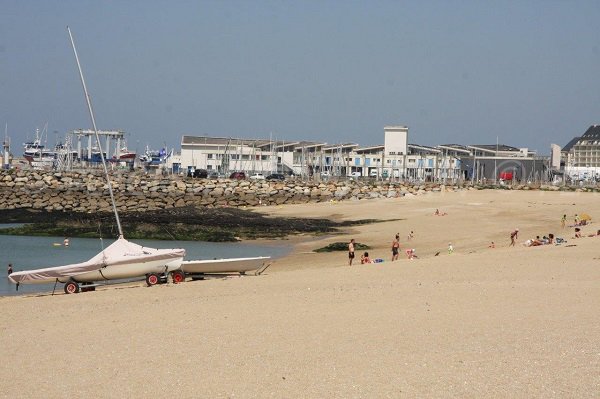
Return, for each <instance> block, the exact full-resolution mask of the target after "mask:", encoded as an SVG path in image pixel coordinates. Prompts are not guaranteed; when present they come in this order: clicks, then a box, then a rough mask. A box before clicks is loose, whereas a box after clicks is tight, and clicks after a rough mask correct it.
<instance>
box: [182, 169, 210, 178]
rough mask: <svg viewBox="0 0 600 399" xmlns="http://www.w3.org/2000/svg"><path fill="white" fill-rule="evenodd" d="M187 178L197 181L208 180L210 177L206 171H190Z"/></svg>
mask: <svg viewBox="0 0 600 399" xmlns="http://www.w3.org/2000/svg"><path fill="white" fill-rule="evenodd" d="M187 177H195V178H196V179H206V178H207V177H208V171H207V170H206V169H193V170H188V173H187Z"/></svg>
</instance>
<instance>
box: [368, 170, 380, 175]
mask: <svg viewBox="0 0 600 399" xmlns="http://www.w3.org/2000/svg"><path fill="white" fill-rule="evenodd" d="M369 177H379V173H377V171H376V170H372V171H371V172H369Z"/></svg>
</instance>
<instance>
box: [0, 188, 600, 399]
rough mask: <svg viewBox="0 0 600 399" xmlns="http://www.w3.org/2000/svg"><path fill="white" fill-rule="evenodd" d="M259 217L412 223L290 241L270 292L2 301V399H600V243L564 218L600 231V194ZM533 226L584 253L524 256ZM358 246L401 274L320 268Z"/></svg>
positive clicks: (287, 210)
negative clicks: (583, 217)
mask: <svg viewBox="0 0 600 399" xmlns="http://www.w3.org/2000/svg"><path fill="white" fill-rule="evenodd" d="M436 208H439V209H440V211H442V212H447V213H448V215H447V216H433V212H434V211H435V209H436ZM258 211H260V212H265V213H268V214H270V215H273V216H279V215H286V216H310V217H328V218H335V219H337V220H350V219H365V218H377V219H397V220H395V221H388V222H382V223H376V224H370V225H361V226H355V227H352V228H349V229H348V231H343V232H341V234H340V235H338V236H335V237H333V236H328V237H321V238H314V237H309V238H305V239H298V238H295V239H292V240H290V241H289V244H290V245H292V244H293V245H294V248H295V250H294V253H293V254H292V255H290V256H288V257H286V258H283V259H278V260H276V261H275V262H274V263H273V265H272V266H271V268H269V269H268V271H267V273H266V274H264V275H261V276H256V277H255V276H247V277H241V278H239V277H235V278H227V279H216V280H207V281H195V282H189V281H188V282H186V283H184V284H178V285H173V284H168V285H162V286H155V287H150V288H148V287H143V286H142V285H141V284H138V285H133V286H126V287H122V286H121V287H107V288H102V289H100V290H98V291H96V292H91V293H83V294H78V295H56V296H47V295H45V296H30V297H4V298H0V330H1V335H0V337H1V339H0V356H1V359H2V361H1V362H0V378H1V379H2V388H1V389H0V396H1V397H7V398H8V397H10V398H19V397H45V398H54V397H65V396H68V395H70V394H74V395H75V396H77V397H96V398H104V397H114V398H122V397H178V398H197V397H206V398H236V397H237V398H265V397H275V398H293V397H303V398H323V397H328V398H329V397H331V398H360V397H369V398H371V397H377V398H380V397H382V398H397V397H444V398H445V397H460V398H465V397H467V398H470V397H472V398H475V397H477V398H481V397H501V398H506V397H511V398H513V397H517V398H531V397H561V398H562V397H600V311H599V310H598V305H600V251H599V250H598V248H599V245H600V237H585V238H581V239H572V238H571V237H572V235H573V229H572V228H566V229H564V230H563V229H561V226H560V218H561V216H562V214H563V213H566V214H567V215H569V222H570V221H571V216H572V215H574V214H575V213H579V214H581V213H583V212H586V213H589V214H590V215H591V216H592V217H595V218H598V219H599V220H600V197H599V196H598V195H596V194H590V193H558V192H539V191H530V192H527V191H520V192H510V191H468V192H467V191H464V192H457V193H432V194H428V195H424V196H418V197H410V198H408V197H405V198H395V199H385V200H369V201H356V202H344V203H322V204H308V205H290V206H283V207H269V208H260V209H258ZM517 227H518V228H519V229H520V234H519V242H523V241H525V240H526V239H527V238H532V237H535V236H536V235H545V234H548V233H554V234H555V235H557V236H559V237H564V238H566V239H567V240H568V242H567V243H566V244H563V245H561V246H543V247H534V248H526V247H523V246H520V245H519V246H517V247H513V248H509V247H508V243H509V238H508V237H509V233H510V231H511V230H513V229H514V228H517ZM598 228H600V223H592V224H591V225H590V226H586V227H584V228H583V233H584V235H587V234H591V233H592V232H595V231H596V230H597V229H598ZM411 230H413V231H414V235H415V237H414V239H413V240H411V241H410V242H407V237H406V236H407V234H408V233H409V231H411ZM396 233H400V237H401V246H402V252H401V257H400V260H399V261H397V262H393V263H392V262H390V260H389V259H390V257H391V252H390V247H391V242H392V239H393V236H394V235H395V234H396ZM350 238H355V239H356V240H357V241H358V242H361V243H365V244H368V245H371V246H372V247H373V249H371V250H369V252H370V255H371V257H372V258H377V257H381V258H384V259H385V262H384V263H381V264H370V265H360V264H359V262H357V264H356V265H355V266H352V267H349V266H347V255H346V253H341V252H340V253H327V254H314V253H311V252H310V251H312V250H313V249H315V248H318V247H321V246H324V245H326V244H328V243H330V242H335V241H347V240H349V239H350ZM491 241H494V242H495V243H496V248H493V249H492V248H488V245H489V244H490V242H491ZM450 242H451V243H452V244H453V247H454V253H452V254H448V252H447V250H446V249H447V246H448V243H450ZM407 247H410V248H415V249H416V250H417V254H418V255H419V256H420V258H419V259H416V260H413V261H409V260H407V259H406V256H405V255H404V249H406V248H407ZM437 252H440V254H439V256H434V255H435V253H437Z"/></svg>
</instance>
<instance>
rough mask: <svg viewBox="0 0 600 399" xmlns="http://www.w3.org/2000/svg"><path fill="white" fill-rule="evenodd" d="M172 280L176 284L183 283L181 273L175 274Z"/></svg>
mask: <svg viewBox="0 0 600 399" xmlns="http://www.w3.org/2000/svg"><path fill="white" fill-rule="evenodd" d="M173 279H174V280H175V282H176V283H181V282H182V281H183V276H182V275H181V273H175V275H174V276H173Z"/></svg>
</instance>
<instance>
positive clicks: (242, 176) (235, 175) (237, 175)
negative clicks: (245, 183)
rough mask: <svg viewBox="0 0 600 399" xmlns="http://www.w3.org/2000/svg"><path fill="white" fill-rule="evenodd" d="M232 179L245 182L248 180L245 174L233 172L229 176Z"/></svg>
mask: <svg viewBox="0 0 600 399" xmlns="http://www.w3.org/2000/svg"><path fill="white" fill-rule="evenodd" d="M229 178H230V179H237V180H244V179H245V178H246V174H245V173H244V172H233V173H232V174H231V175H229Z"/></svg>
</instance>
